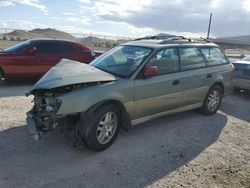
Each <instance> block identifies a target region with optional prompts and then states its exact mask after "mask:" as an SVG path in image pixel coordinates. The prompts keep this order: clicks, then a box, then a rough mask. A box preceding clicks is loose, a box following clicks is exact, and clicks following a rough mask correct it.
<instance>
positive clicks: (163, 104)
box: [135, 48, 182, 119]
mask: <svg viewBox="0 0 250 188" xmlns="http://www.w3.org/2000/svg"><path fill="white" fill-rule="evenodd" d="M149 66H157V67H158V73H157V75H156V76H154V77H151V78H141V79H137V80H135V106H136V116H135V119H137V118H141V117H144V116H148V115H153V114H157V113H160V112H164V111H168V110H172V109H175V108H178V107H180V106H181V88H182V83H181V75H182V73H181V72H180V67H179V57H178V51H177V49H176V48H166V49H163V50H160V51H159V52H156V54H155V55H154V56H153V57H152V58H151V60H150V61H149V63H148V64H147V65H146V67H149Z"/></svg>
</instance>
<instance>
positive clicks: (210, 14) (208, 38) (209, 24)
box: [207, 13, 213, 39]
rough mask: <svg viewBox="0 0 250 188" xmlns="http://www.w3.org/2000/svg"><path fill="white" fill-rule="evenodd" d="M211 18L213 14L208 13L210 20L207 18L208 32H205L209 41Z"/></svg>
mask: <svg viewBox="0 0 250 188" xmlns="http://www.w3.org/2000/svg"><path fill="white" fill-rule="evenodd" d="M212 16H213V14H212V13H210V18H209V23H208V30H207V39H209V34H210V28H211V22H212Z"/></svg>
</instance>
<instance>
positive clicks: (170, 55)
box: [147, 48, 179, 75]
mask: <svg viewBox="0 0 250 188" xmlns="http://www.w3.org/2000/svg"><path fill="white" fill-rule="evenodd" d="M147 66H157V68H158V75H162V74H168V73H173V72H177V71H179V57H178V51H177V49H176V48H167V49H164V50H161V51H159V52H157V53H156V54H155V55H154V56H153V57H152V59H151V60H150V61H149V64H148V65H147Z"/></svg>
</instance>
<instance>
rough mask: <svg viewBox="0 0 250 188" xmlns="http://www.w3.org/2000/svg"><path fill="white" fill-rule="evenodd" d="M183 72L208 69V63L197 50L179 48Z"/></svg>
mask: <svg viewBox="0 0 250 188" xmlns="http://www.w3.org/2000/svg"><path fill="white" fill-rule="evenodd" d="M179 52H180V61H181V70H191V69H197V68H202V67H206V63H205V61H204V59H203V57H202V55H201V54H200V51H199V49H197V48H179Z"/></svg>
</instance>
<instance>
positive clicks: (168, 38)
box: [134, 35, 212, 43]
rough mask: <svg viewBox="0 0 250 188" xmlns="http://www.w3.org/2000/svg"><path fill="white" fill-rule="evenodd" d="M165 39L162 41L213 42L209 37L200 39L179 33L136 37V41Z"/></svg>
mask: <svg viewBox="0 0 250 188" xmlns="http://www.w3.org/2000/svg"><path fill="white" fill-rule="evenodd" d="M154 39H156V40H163V41H162V42H161V43H164V42H169V41H171V40H172V41H173V40H175V41H177V40H187V42H199V41H205V42H212V41H211V40H209V39H205V38H202V37H201V38H199V39H192V38H186V37H184V36H177V35H166V36H164V35H163V36H159V35H154V36H148V37H142V38H137V39H134V41H138V40H154Z"/></svg>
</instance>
